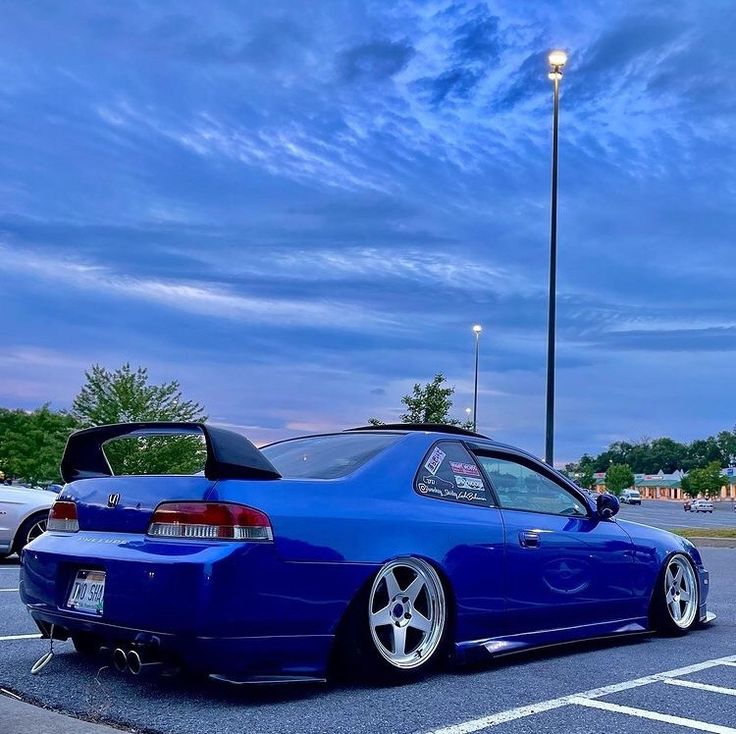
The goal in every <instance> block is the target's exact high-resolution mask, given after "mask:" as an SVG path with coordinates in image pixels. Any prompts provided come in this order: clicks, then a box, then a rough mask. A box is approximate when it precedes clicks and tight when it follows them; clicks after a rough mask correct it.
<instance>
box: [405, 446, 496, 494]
mask: <svg viewBox="0 0 736 734" xmlns="http://www.w3.org/2000/svg"><path fill="white" fill-rule="evenodd" d="M414 489H415V491H416V492H417V493H418V494H421V495H423V496H424V497H434V498H435V499H440V500H449V501H451V502H462V503H464V504H469V505H488V504H489V498H490V492H489V490H488V487H487V482H486V480H485V479H484V478H483V475H482V473H481V471H480V469H479V468H478V464H476V462H475V460H474V459H473V457H472V456H471V455H470V454H469V453H468V451H467V449H466V448H465V447H464V446H463V445H462V444H461V443H459V442H457V441H440V442H439V443H436V444H435V445H434V446H433V447H432V448H431V449H430V450H429V453H428V454H427V455H426V456H425V457H424V459H423V460H422V464H421V466H420V467H419V471H418V472H417V477H416V480H415V481H414Z"/></svg>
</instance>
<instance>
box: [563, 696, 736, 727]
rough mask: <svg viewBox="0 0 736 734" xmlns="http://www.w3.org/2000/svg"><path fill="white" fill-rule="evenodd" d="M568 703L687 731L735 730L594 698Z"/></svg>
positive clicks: (578, 697) (579, 698)
mask: <svg viewBox="0 0 736 734" xmlns="http://www.w3.org/2000/svg"><path fill="white" fill-rule="evenodd" d="M570 703H574V704H577V705H578V706H587V707H588V708H593V709H601V710H603V711H613V712H614V713H616V714H626V715H627V716H637V717H639V718H640V719H649V720H650V721H660V722H662V723H664V724H676V725H677V726H686V727H687V728H688V729H697V730H698V731H710V732H713V734H736V729H733V728H731V727H730V726H720V725H719V724H710V723H708V722H707V721H698V720H697V719H685V718H683V717H682V716H672V715H671V714H662V713H660V712H659V711H649V710H647V709H637V708H633V707H631V706H621V705H620V704H617V703H610V702H609V701H597V700H596V699H594V698H585V697H584V696H571V697H570Z"/></svg>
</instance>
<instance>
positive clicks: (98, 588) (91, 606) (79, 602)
mask: <svg viewBox="0 0 736 734" xmlns="http://www.w3.org/2000/svg"><path fill="white" fill-rule="evenodd" d="M104 602H105V572H104V571H77V576H76V578H75V579H74V583H73V584H72V590H71V592H69V599H68V600H67V602H66V605H67V606H68V607H70V608H71V609H76V610H78V611H80V612H88V613H89V614H102V608H103V604H104Z"/></svg>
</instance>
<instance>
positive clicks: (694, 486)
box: [680, 461, 727, 497]
mask: <svg viewBox="0 0 736 734" xmlns="http://www.w3.org/2000/svg"><path fill="white" fill-rule="evenodd" d="M683 480H684V486H683V481H681V482H680V486H681V487H683V489H684V490H685V491H686V492H687V493H688V494H689V495H690V496H691V497H697V496H698V495H699V494H703V495H705V496H706V497H715V496H716V495H718V494H719V493H720V491H721V487H722V486H723V485H724V484H725V483H726V481H727V480H726V478H725V477H724V476H723V475H722V474H721V462H720V461H711V462H710V464H708V465H707V466H705V467H702V468H698V469H691V470H690V471H689V472H688V474H687V476H686V477H683Z"/></svg>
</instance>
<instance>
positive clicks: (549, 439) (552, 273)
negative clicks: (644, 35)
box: [544, 51, 567, 466]
mask: <svg viewBox="0 0 736 734" xmlns="http://www.w3.org/2000/svg"><path fill="white" fill-rule="evenodd" d="M548 61H549V78H550V79H551V80H552V99H553V112H552V206H551V215H550V235H549V311H548V324H547V432H546V436H545V445H544V460H545V461H546V462H547V463H548V464H549V465H550V466H553V464H554V429H555V316H556V314H555V311H556V306H557V130H558V127H559V115H560V81H561V79H562V69H563V67H564V66H565V64H566V63H567V54H566V53H565V52H564V51H552V52H551V53H550V55H549V57H548Z"/></svg>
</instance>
